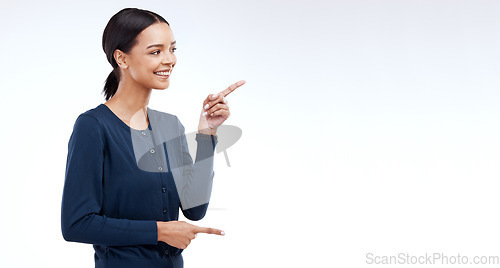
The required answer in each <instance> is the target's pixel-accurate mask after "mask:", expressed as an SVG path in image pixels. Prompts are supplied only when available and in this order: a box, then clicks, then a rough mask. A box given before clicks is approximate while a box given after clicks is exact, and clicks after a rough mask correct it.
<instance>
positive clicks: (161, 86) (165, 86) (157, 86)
mask: <svg viewBox="0 0 500 268" xmlns="http://www.w3.org/2000/svg"><path fill="white" fill-rule="evenodd" d="M169 86H170V83H166V84H164V85H155V86H153V87H152V88H153V89H159V90H163V89H167V88H168V87H169Z"/></svg>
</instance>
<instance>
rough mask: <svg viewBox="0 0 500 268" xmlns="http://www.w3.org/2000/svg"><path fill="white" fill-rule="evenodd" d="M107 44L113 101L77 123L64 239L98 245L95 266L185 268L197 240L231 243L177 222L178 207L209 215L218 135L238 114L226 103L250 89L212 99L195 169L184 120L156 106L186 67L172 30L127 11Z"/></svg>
mask: <svg viewBox="0 0 500 268" xmlns="http://www.w3.org/2000/svg"><path fill="white" fill-rule="evenodd" d="M102 45H103V49H104V52H105V53H106V56H107V59H108V61H109V63H110V64H111V65H112V66H113V71H112V72H111V73H110V75H109V76H108V78H107V80H106V83H105V87H104V93H105V98H106V103H104V104H100V105H98V106H97V107H95V108H93V109H90V110H87V111H86V112H84V113H82V114H80V115H79V116H78V118H77V119H76V122H75V125H74V128H73V133H72V134H71V137H70V140H69V143H68V158H67V165H66V174H65V183H64V192H63V197H62V207H61V229H62V234H63V237H64V239H65V240H67V241H73V242H80V243H91V244H93V247H94V249H95V254H94V260H95V267H121V268H123V267H183V259H182V255H181V252H182V251H183V250H184V249H185V248H186V247H187V246H188V245H189V243H190V242H191V240H192V239H194V238H195V236H196V234H197V233H209V234H217V235H224V232H223V231H221V230H218V229H213V228H205V227H199V226H195V225H192V224H189V223H186V222H182V221H177V220H178V215H179V208H181V210H182V212H183V214H184V216H186V217H187V218H188V219H190V220H200V219H201V218H203V217H204V215H205V213H206V210H207V207H208V201H209V199H210V193H211V189H212V179H213V176H214V172H213V154H214V149H215V146H216V144H217V135H216V131H217V128H218V127H219V126H220V125H221V124H222V123H223V122H224V121H225V120H226V119H227V118H228V117H229V115H230V113H229V107H228V105H227V101H226V99H225V96H227V95H228V94H229V93H230V92H232V91H234V90H235V89H236V88H238V87H239V86H241V85H243V84H244V83H245V81H243V80H242V81H239V82H237V83H235V84H233V85H232V86H230V87H229V88H227V89H226V90H224V91H222V92H220V93H218V94H214V95H209V96H208V97H207V98H206V99H205V100H204V102H203V108H202V112H201V115H200V122H199V125H198V132H199V133H197V134H196V140H197V154H196V161H195V163H194V164H193V161H192V158H191V156H190V154H189V151H188V146H187V142H186V138H185V133H184V126H183V125H182V124H181V122H180V121H179V119H178V118H177V117H176V116H175V115H172V114H168V113H164V112H160V111H157V110H154V109H150V108H149V107H147V105H148V102H149V98H150V96H151V91H152V89H165V88H168V86H169V83H170V75H171V73H172V70H173V67H174V66H175V64H176V61H177V59H176V57H175V54H174V52H175V50H176V48H175V39H174V36H173V34H172V30H171V29H170V25H169V24H168V22H167V21H166V20H165V19H164V18H162V17H161V16H160V15H158V14H156V13H154V12H151V11H147V10H142V9H136V8H126V9H123V10H121V11H119V12H118V13H117V14H115V15H114V16H113V17H112V18H111V19H110V21H109V22H108V24H107V26H106V28H105V30H104V34H103V42H102Z"/></svg>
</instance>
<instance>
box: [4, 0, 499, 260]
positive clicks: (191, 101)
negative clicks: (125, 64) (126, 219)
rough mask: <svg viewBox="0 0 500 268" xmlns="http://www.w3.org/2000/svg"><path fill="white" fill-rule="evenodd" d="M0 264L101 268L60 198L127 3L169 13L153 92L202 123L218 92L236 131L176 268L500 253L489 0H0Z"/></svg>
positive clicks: (99, 99) (495, 67)
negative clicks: (76, 130) (106, 36)
mask: <svg viewBox="0 0 500 268" xmlns="http://www.w3.org/2000/svg"><path fill="white" fill-rule="evenodd" d="M0 3H1V4H0V8H1V9H0V40H1V42H0V48H1V49H0V77H1V79H0V89H1V93H2V96H1V98H0V107H1V116H2V118H1V120H2V122H3V124H2V132H1V133H2V134H1V139H0V142H1V144H0V146H1V148H2V169H1V185H0V211H1V216H0V217H1V218H0V240H1V243H0V249H1V250H0V266H1V267H35V266H36V267H93V265H94V260H93V249H92V246H91V245H90V244H80V243H73V242H66V241H65V240H64V239H63V237H62V234H61V229H60V205H61V197H62V189H63V184H64V173H65V165H66V157H67V146H68V140H69V137H70V135H71V132H72V128H73V124H74V122H75V120H76V118H77V116H78V115H79V114H80V113H82V112H84V111H86V110H88V109H91V108H94V107H96V106H97V105H99V104H100V103H104V102H105V100H104V95H103V94H101V91H102V87H103V83H104V80H105V79H106V77H107V75H108V74H109V72H110V71H111V66H110V65H109V63H108V62H107V61H106V57H105V54H104V52H103V51H102V48H101V38H102V31H103V30H104V27H105V26H106V23H107V22H108V20H109V19H110V18H111V16H112V15H114V14H115V13H116V12H118V11H119V10H121V9H122V8H125V7H138V8H143V9H148V10H152V11H154V12H156V13H159V14H160V15H162V16H163V17H164V18H165V19H166V20H167V21H168V22H169V23H170V25H171V27H172V29H173V32H174V36H175V39H176V40H177V47H178V50H177V52H176V54H177V57H178V63H177V65H176V70H175V71H174V72H173V76H172V77H171V85H170V87H169V88H168V89H166V90H163V91H162V90H155V91H154V93H153V96H152V97H151V100H150V103H149V107H151V108H153V109H157V110H160V111H165V112H169V113H172V114H176V115H177V116H179V118H180V119H181V121H182V122H183V124H184V125H185V126H186V132H192V131H195V130H196V128H197V124H198V122H197V119H198V116H199V112H200V110H201V105H202V102H203V99H204V98H205V97H206V96H207V95H208V94H210V93H217V92H219V91H221V90H223V89H224V88H226V87H227V86H229V85H230V84H232V83H234V82H237V81H239V80H246V81H247V83H246V84H245V85H244V86H242V87H240V88H239V89H237V91H235V92H233V93H231V95H230V96H229V97H228V100H229V105H230V109H231V117H230V118H229V119H228V120H227V121H226V122H225V123H224V124H227V125H234V126H238V127H239V128H241V129H242V131H243V135H242V137H241V139H240V140H239V141H238V142H237V143H236V144H235V145H234V146H232V147H231V148H229V149H228V150H227V153H228V156H229V160H230V162H231V167H228V166H227V165H226V161H225V159H224V156H223V154H218V155H217V156H216V159H215V183H214V189H213V193H212V200H211V203H210V210H209V211H208V213H207V216H206V217H205V218H204V219H203V220H201V221H199V222H192V223H194V224H198V225H201V226H209V227H216V228H221V229H223V230H225V231H226V236H225V237H219V236H211V235H203V234H201V235H199V236H198V238H196V239H195V240H193V242H192V243H191V245H190V246H189V247H188V248H187V249H186V250H185V252H184V254H183V256H184V260H185V266H186V267H278V266H280V267H359V266H366V265H367V264H366V261H367V259H366V257H365V256H366V254H367V253H373V254H375V255H395V254H398V253H408V254H413V255H419V254H425V253H428V254H432V253H434V252H441V253H444V254H448V255H457V254H461V255H468V256H470V257H472V256H474V255H500V254H498V252H499V249H500V243H499V241H500V228H499V226H500V225H499V224H500V216H499V210H498V204H499V202H500V195H499V186H500V183H499V182H498V180H499V179H500V176H499V175H500V168H499V165H498V163H499V160H500V153H499V152H500V143H499V140H498V137H499V136H500V126H499V116H500V108H499V105H498V103H499V101H500V93H499V89H498V88H499V84H500V80H499V78H500V76H499V71H500V58H499V57H500V31H499V30H500V16H499V15H498V14H499V11H500V1H484V0H481V1H479V0H474V1H472V0H471V1H451V0H449V1H436V0H434V1H424V0H419V1H396V0H394V1H368V0H367V1H360V0H354V1H326V0H323V1H318V0H308V1H292V0H288V1H283V0H281V1H276V0H266V1H264V0H252V1H229V0H218V1H206V0H205V1H202V0H197V1H165V0H163V1H137V2H133V1H81V2H70V1H2V2H0Z"/></svg>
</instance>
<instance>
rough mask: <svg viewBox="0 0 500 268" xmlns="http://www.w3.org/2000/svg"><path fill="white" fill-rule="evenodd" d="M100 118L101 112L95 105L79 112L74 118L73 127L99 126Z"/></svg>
mask: <svg viewBox="0 0 500 268" xmlns="http://www.w3.org/2000/svg"><path fill="white" fill-rule="evenodd" d="M102 120H103V113H102V111H101V110H100V109H99V106H97V107H95V108H91V109H88V110H86V111H85V112H82V113H81V114H79V115H78V117H77V118H76V122H75V127H76V126H77V125H78V126H83V127H86V128H101V127H102Z"/></svg>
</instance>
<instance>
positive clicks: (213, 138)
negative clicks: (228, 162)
mask: <svg viewBox="0 0 500 268" xmlns="http://www.w3.org/2000/svg"><path fill="white" fill-rule="evenodd" d="M177 120H178V119H177ZM178 124H179V126H180V133H179V134H180V137H181V151H182V174H183V185H182V187H181V190H180V193H179V196H180V199H181V210H182V214H183V215H184V216H185V217H186V218H188V219H190V220H193V221H197V220H201V219H203V217H205V214H206V212H207V208H208V203H209V201H210V196H211V193H212V182H213V178H214V175H215V172H214V170H213V167H214V151H215V147H216V145H217V142H218V140H217V135H207V134H201V133H197V134H196V141H197V149H196V160H195V163H194V164H193V159H192V157H191V155H190V153H189V148H188V144H187V140H186V135H185V128H184V125H182V123H181V122H180V121H179V120H178Z"/></svg>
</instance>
